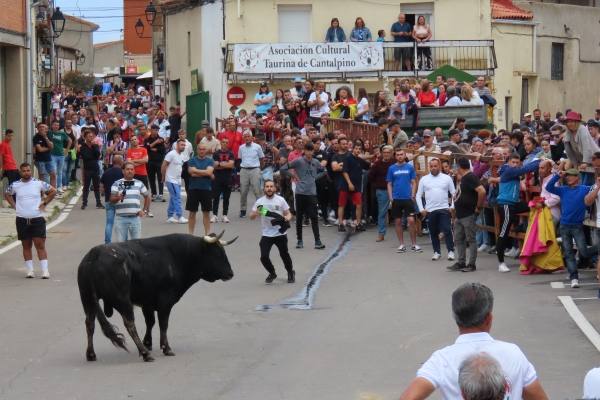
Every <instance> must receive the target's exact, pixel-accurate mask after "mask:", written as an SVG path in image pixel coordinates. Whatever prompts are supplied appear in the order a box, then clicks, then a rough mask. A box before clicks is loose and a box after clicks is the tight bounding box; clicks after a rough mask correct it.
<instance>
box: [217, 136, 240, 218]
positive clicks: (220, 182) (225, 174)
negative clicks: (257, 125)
mask: <svg viewBox="0 0 600 400" xmlns="http://www.w3.org/2000/svg"><path fill="white" fill-rule="evenodd" d="M213 160H214V161H215V164H214V168H215V170H214V173H213V174H214V176H215V180H214V181H213V182H212V189H213V200H212V212H213V216H212V218H211V222H213V223H214V222H218V221H219V217H218V215H219V199H220V198H221V195H222V196H223V218H222V219H221V220H222V221H223V222H225V223H229V218H227V213H228V212H229V197H230V196H231V185H232V182H233V168H234V167H235V156H234V155H233V152H232V151H231V150H229V140H228V139H227V138H223V139H221V149H220V150H217V151H215V152H214V153H213Z"/></svg>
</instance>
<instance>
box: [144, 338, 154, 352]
mask: <svg viewBox="0 0 600 400" xmlns="http://www.w3.org/2000/svg"><path fill="white" fill-rule="evenodd" d="M144 346H145V347H146V348H147V349H148V350H150V351H152V340H144Z"/></svg>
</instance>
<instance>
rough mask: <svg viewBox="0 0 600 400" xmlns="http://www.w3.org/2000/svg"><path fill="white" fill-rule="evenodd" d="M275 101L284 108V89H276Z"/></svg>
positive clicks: (281, 108) (280, 107)
mask: <svg viewBox="0 0 600 400" xmlns="http://www.w3.org/2000/svg"><path fill="white" fill-rule="evenodd" d="M274 103H275V104H276V105H277V107H279V109H280V110H283V90H281V89H277V90H276V91H275V99H274Z"/></svg>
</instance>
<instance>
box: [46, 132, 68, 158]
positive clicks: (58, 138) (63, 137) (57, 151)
mask: <svg viewBox="0 0 600 400" xmlns="http://www.w3.org/2000/svg"><path fill="white" fill-rule="evenodd" d="M48 138H49V139H50V140H52V143H54V147H53V148H52V150H51V152H52V155H53V156H64V155H65V147H67V145H68V144H69V136H67V134H66V133H65V131H55V132H48Z"/></svg>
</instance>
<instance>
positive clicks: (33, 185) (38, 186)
mask: <svg viewBox="0 0 600 400" xmlns="http://www.w3.org/2000/svg"><path fill="white" fill-rule="evenodd" d="M51 188H52V187H51V186H50V185H48V184H47V183H46V182H44V181H40V180H37V179H35V178H31V179H30V180H28V181H27V182H24V181H22V180H20V179H19V180H18V181H15V182H13V183H12V184H11V185H10V186H9V187H8V188H7V189H6V193H8V194H9V195H14V196H16V211H17V217H21V218H39V217H41V216H42V212H41V211H40V203H41V202H42V193H46V192H48V191H49V190H50V189H51Z"/></svg>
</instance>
